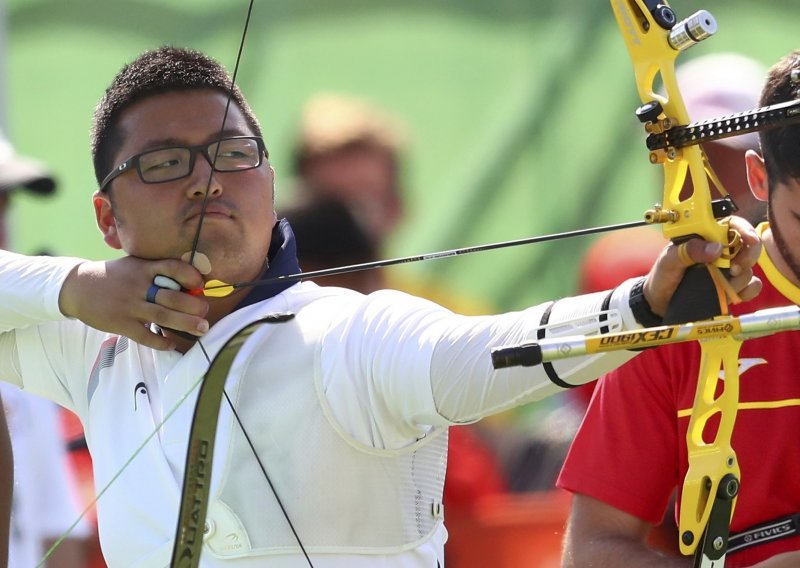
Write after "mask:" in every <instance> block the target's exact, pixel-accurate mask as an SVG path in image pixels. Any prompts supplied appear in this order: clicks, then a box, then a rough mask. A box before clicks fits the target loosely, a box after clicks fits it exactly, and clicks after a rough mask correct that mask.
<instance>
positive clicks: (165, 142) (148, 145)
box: [141, 128, 255, 152]
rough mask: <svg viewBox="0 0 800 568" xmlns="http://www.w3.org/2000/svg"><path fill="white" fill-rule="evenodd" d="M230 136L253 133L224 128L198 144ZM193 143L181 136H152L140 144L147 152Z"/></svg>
mask: <svg viewBox="0 0 800 568" xmlns="http://www.w3.org/2000/svg"><path fill="white" fill-rule="evenodd" d="M231 136H255V134H249V133H247V132H244V131H243V130H242V129H240V128H226V129H224V130H222V131H217V132H215V133H214V134H213V135H212V136H211V137H209V138H207V139H206V140H204V141H203V142H201V143H200V144H211V143H212V142H214V141H215V140H219V139H220V138H229V137H231ZM193 145H194V144H189V143H188V142H187V141H186V139H181V138H174V137H169V138H153V139H151V140H147V141H145V143H144V144H143V145H142V148H143V149H142V150H141V151H143V152H147V151H148V150H155V149H158V148H169V147H173V146H193Z"/></svg>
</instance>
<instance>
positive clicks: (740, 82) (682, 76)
mask: <svg viewBox="0 0 800 568" xmlns="http://www.w3.org/2000/svg"><path fill="white" fill-rule="evenodd" d="M675 76H676V78H677V80H678V86H679V87H680V89H681V95H682V96H683V102H684V103H685V104H686V110H687V111H688V112H689V118H690V119H691V120H692V122H697V121H700V120H706V119H709V118H718V117H722V116H727V115H730V114H736V113H739V112H743V111H747V110H752V109H754V108H758V106H759V105H758V101H759V99H760V98H761V89H762V88H763V86H764V81H765V80H766V78H767V68H766V67H765V66H764V65H762V64H761V63H759V62H758V61H755V60H754V59H751V58H749V57H745V56H744V55H739V54H737V53H716V54H712V55H705V56H703V57H698V58H695V59H692V60H691V61H687V62H686V63H684V64H682V65H680V66H678V67H677V69H676V71H675ZM714 143H715V144H722V145H725V146H728V147H730V148H736V149H738V150H749V149H754V150H757V149H758V135H757V134H756V133H755V132H751V133H749V134H744V135H742V136H734V137H733V138H725V139H723V140H717V141H716V142H714Z"/></svg>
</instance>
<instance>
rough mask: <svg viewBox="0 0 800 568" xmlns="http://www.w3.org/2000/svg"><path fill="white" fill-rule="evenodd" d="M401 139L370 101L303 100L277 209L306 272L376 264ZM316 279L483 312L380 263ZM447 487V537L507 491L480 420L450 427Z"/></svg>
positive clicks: (388, 224)
mask: <svg viewBox="0 0 800 568" xmlns="http://www.w3.org/2000/svg"><path fill="white" fill-rule="evenodd" d="M407 144H408V135H407V133H406V131H405V126H404V125H403V124H402V122H401V121H400V120H398V119H397V118H396V117H394V116H392V115H390V114H389V113H387V112H386V111H384V110H383V109H380V108H378V107H377V106H375V105H374V104H372V103H370V102H367V101H365V100H362V99H358V98H355V97H352V96H347V95H342V94H334V93H325V94H320V95H317V96H315V97H312V98H311V99H310V100H309V101H308V103H307V104H306V105H305V107H304V110H303V114H302V118H301V122H300V127H299V135H298V141H297V147H296V148H295V150H294V164H295V172H294V174H295V175H296V178H297V179H296V183H297V184H298V187H297V188H296V189H297V190H298V193H299V197H298V198H297V199H296V201H295V203H294V204H293V205H291V206H290V207H288V208H285V209H283V210H282V211H281V213H282V214H283V215H285V216H286V218H287V219H288V220H289V222H290V223H291V225H292V229H293V230H294V233H295V235H296V237H297V242H298V248H297V255H298V259H299V261H300V266H301V267H302V268H303V270H304V271H306V272H307V271H311V270H318V269H323V268H333V267H337V266H344V265H349V264H359V263H364V262H372V261H375V260H379V256H380V254H381V253H382V252H383V251H384V250H385V245H386V241H387V239H388V238H390V237H391V235H392V233H393V231H394V230H395V229H396V227H397V226H398V224H399V223H400V222H401V221H402V220H403V215H404V212H405V208H404V206H403V189H402V187H403V183H402V178H403V176H402V163H403V154H404V151H405V149H406V146H407ZM645 272H646V271H645ZM387 282H388V285H387ZM318 283H319V284H320V285H323V286H342V287H346V288H351V289H354V290H358V291H360V292H363V293H369V292H374V291H376V290H379V289H382V288H386V287H392V288H396V289H400V290H404V291H407V292H409V293H413V294H416V295H419V296H422V297H425V298H428V299H430V300H433V301H436V302H437V303H439V304H442V305H444V306H446V307H448V308H451V309H453V310H454V311H457V312H459V313H473V314H477V313H479V312H481V311H483V310H484V309H485V308H484V307H483V306H480V307H479V305H478V303H477V302H474V301H466V300H464V299H458V298H457V297H454V296H453V295H452V294H448V295H446V294H444V293H442V292H441V291H437V289H436V288H435V287H434V286H430V285H425V284H421V283H420V282H418V281H414V280H413V279H410V278H403V277H397V275H396V274H387V273H386V271H385V270H384V269H377V270H367V271H360V272H355V273H350V274H342V275H336V276H326V277H323V278H320V279H319V280H318ZM444 487H445V490H444V506H445V509H446V510H447V514H448V518H449V519H451V520H455V521H456V522H452V523H451V530H450V533H451V540H452V538H453V537H455V538H457V537H458V535H454V534H453V531H457V530H458V529H457V517H458V516H459V515H464V514H468V512H469V510H470V509H471V508H472V507H473V506H474V505H475V504H476V503H477V502H478V500H479V499H481V498H483V497H486V496H490V495H497V494H500V493H502V492H504V491H506V490H507V488H508V484H507V481H506V475H505V472H504V471H503V470H502V467H501V465H500V464H499V463H498V460H497V457H496V455H495V454H494V452H493V451H492V450H491V449H490V448H489V447H488V446H487V444H486V442H485V441H484V440H483V439H482V438H481V436H480V430H479V427H478V426H476V425H469V426H468V425H464V426H458V427H455V428H451V429H450V433H449V443H448V467H447V473H446V479H445V485H444ZM476 544H479V543H476Z"/></svg>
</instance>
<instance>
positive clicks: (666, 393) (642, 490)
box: [558, 50, 800, 568]
mask: <svg viewBox="0 0 800 568" xmlns="http://www.w3.org/2000/svg"><path fill="white" fill-rule="evenodd" d="M799 95H800V50H798V51H795V52H793V53H791V54H789V55H788V56H786V57H784V58H783V59H782V60H781V61H780V62H778V63H777V64H776V65H775V66H774V67H773V68H772V69H771V70H770V72H769V75H768V78H767V82H766V84H765V87H764V89H763V91H762V96H761V101H760V104H761V105H762V106H766V105H772V104H776V103H780V102H784V101H788V100H792V99H795V98H798V96H799ZM760 138H761V148H762V150H763V157H762V156H760V155H758V154H757V153H755V152H753V151H749V152H748V153H747V156H746V163H747V176H748V181H749V183H750V187H751V190H752V192H753V195H755V196H756V197H757V198H759V199H761V200H765V201H768V204H769V207H768V219H769V222H768V223H763V224H762V225H760V226H759V232H760V233H761V235H762V238H763V242H764V248H763V250H762V253H761V257H760V259H759V264H758V267H757V274H758V275H759V276H760V278H761V280H762V281H763V282H764V289H763V291H762V293H761V294H760V295H759V296H758V297H757V298H756V299H755V300H752V301H749V302H745V303H743V304H740V305H739V306H736V307H735V309H733V310H732V311H733V312H734V313H735V314H737V313H748V312H752V311H755V310H759V309H763V308H768V307H773V306H784V305H789V304H800V126H787V127H782V128H777V129H774V130H771V131H766V132H762V133H760ZM798 349H800V332H798V331H795V332H789V333H782V334H777V335H773V336H769V337H764V338H760V339H754V340H749V341H746V342H744V343H743V345H742V349H741V352H740V354H739V371H740V376H741V385H740V402H739V412H738V415H737V420H736V426H735V428H734V432H733V438H732V445H733V447H734V449H735V450H736V452H737V455H738V460H739V465H740V468H741V488H740V492H739V496H738V501H737V503H736V508H735V511H734V516H733V520H732V523H731V531H732V538H731V540H730V542H729V544H730V548H729V551H728V555H727V558H726V564H725V565H726V566H727V567H728V568H731V567H740V566H758V567H759V568H767V567H769V568H780V567H789V566H793V567H797V566H800V552H792V551H797V550H800V536H799V535H798V534H797V526H796V524H795V521H794V520H793V519H790V518H789V517H791V516H792V515H796V514H798V513H800V483H797V480H796V473H797V472H798V471H800V450H798V449H797V446H796V444H795V441H796V437H797V432H798V430H800V381H798V380H797V377H796V368H797V365H796V353H797V350H798ZM699 362H700V349H699V347H698V345H697V344H696V343H689V344H682V345H672V346H669V347H665V348H660V349H654V350H651V351H648V352H646V353H643V354H642V355H640V356H639V357H636V358H635V359H634V360H632V361H631V362H629V364H627V365H625V366H624V367H622V368H620V369H617V370H616V371H614V372H612V373H610V374H609V375H607V376H606V377H604V378H603V379H602V380H601V381H600V383H599V384H598V388H597V390H596V392H595V394H594V397H593V398H592V402H591V404H590V407H589V410H588V413H587V415H586V418H585V420H584V422H583V424H582V426H581V429H580V431H579V432H578V435H577V437H576V438H575V441H574V443H573V445H572V448H571V449H570V453H569V455H568V457H567V460H566V463H565V465H564V468H563V470H562V472H561V476H560V477H559V481H558V485H559V487H562V488H564V489H567V490H568V491H571V492H572V493H574V494H575V497H574V499H573V504H572V512H571V516H570V520H569V526H568V533H567V537H566V543H565V553H564V564H563V565H564V566H565V567H586V566H591V567H594V568H602V567H612V566H613V567H618V566H647V567H648V568H658V567H682V566H691V565H692V562H691V559H689V558H675V557H669V556H667V555H664V554H663V553H660V552H658V551H656V550H654V549H651V548H649V547H648V546H647V544H646V537H647V533H648V530H649V529H650V527H651V526H652V525H655V524H658V523H659V522H660V521H661V519H662V518H663V516H664V512H665V509H666V508H667V505H668V502H669V499H670V496H671V495H672V493H673V491H674V490H675V488H676V487H680V486H681V484H682V482H683V479H684V477H685V475H686V471H687V468H688V458H687V448H686V431H687V428H688V424H689V415H690V411H691V409H692V406H693V401H694V393H695V388H696V380H697V379H696V377H697V376H698V366H699ZM677 507H680V503H678V505H677ZM772 521H774V522H775V523H781V522H783V523H784V524H780V525H778V524H776V526H780V527H786V529H787V530H786V531H785V532H782V530H783V529H781V531H774V532H775V534H777V533H780V534H781V537H780V538H773V539H762V538H759V537H758V536H756V537H752V533H751V538H744V536H742V537H741V538H739V539H736V538H733V535H735V534H736V533H746V532H747V531H748V530H749V529H752V528H753V527H755V526H758V525H761V524H763V523H767V522H772ZM790 529H791V530H790ZM747 541H750V542H757V543H758V544H751V545H743V544H742V543H745V542H747Z"/></svg>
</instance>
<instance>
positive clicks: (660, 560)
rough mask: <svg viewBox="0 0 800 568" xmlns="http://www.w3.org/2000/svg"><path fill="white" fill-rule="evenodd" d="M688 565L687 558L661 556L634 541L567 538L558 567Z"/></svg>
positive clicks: (667, 567) (679, 567)
mask: <svg viewBox="0 0 800 568" xmlns="http://www.w3.org/2000/svg"><path fill="white" fill-rule="evenodd" d="M691 565H692V560H691V558H677V557H674V556H668V555H665V554H663V553H662V552H659V551H657V550H653V549H652V548H649V547H648V546H647V545H646V544H645V543H643V542H641V541H639V540H637V539H633V538H625V537H618V536H606V537H595V538H592V537H585V538H579V537H573V536H572V535H569V534H568V535H567V541H566V545H565V549H564V555H563V558H562V563H561V566H562V568H619V567H620V566H647V567H648V568H687V567H689V566H691Z"/></svg>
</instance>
